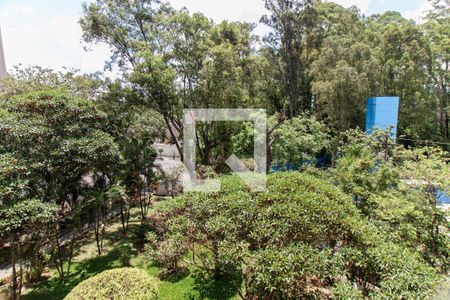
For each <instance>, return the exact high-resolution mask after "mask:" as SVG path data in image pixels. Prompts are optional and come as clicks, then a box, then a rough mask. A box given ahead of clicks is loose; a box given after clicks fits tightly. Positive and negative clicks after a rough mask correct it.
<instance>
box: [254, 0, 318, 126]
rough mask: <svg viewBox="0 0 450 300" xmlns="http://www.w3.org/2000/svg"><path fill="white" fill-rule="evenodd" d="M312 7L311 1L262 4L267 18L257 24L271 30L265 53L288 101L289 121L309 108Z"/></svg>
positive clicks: (314, 16) (272, 0) (313, 26)
mask: <svg viewBox="0 0 450 300" xmlns="http://www.w3.org/2000/svg"><path fill="white" fill-rule="evenodd" d="M316 4H317V3H316V1H311V0H306V1H303V0H301V1H300V0H293V1H292V0H266V1H265V6H266V9H267V10H268V11H269V12H270V15H266V16H263V17H262V19H261V22H262V23H264V24H266V25H268V26H270V27H272V28H273V29H274V31H273V32H272V33H270V34H269V35H268V36H267V37H266V38H265V40H266V43H267V44H268V47H269V48H270V52H268V53H269V54H270V55H271V56H273V57H274V59H272V60H271V61H272V62H274V63H275V65H274V66H273V68H275V69H277V70H278V74H277V76H278V80H279V84H280V85H281V86H282V88H283V95H284V97H285V98H286V99H288V103H289V104H288V115H289V117H290V118H294V117H296V116H297V115H298V114H299V113H300V112H302V111H304V110H308V109H310V108H311V94H310V90H311V86H310V82H311V79H310V77H309V74H308V68H309V63H310V60H311V54H312V51H314V48H315V45H314V39H315V36H314V31H315V30H316V26H317V10H316V9H317V7H316Z"/></svg>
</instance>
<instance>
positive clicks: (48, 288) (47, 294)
mask: <svg viewBox="0 0 450 300" xmlns="http://www.w3.org/2000/svg"><path fill="white" fill-rule="evenodd" d="M117 267H120V263H119V261H118V252H117V251H116V250H113V251H110V252H109V253H108V254H105V255H102V256H98V257H94V258H91V259H88V260H85V261H82V262H80V263H74V265H73V269H72V270H71V273H70V274H69V275H68V276H67V277H66V280H65V281H64V282H63V281H61V279H60V277H59V276H55V277H52V278H49V279H47V280H45V281H43V282H40V283H38V284H36V285H35V287H34V289H33V290H32V291H31V292H30V293H28V294H27V295H24V296H23V299H30V300H38V299H43V300H44V299H45V300H50V299H51V300H58V299H64V297H65V296H66V295H67V294H68V293H69V292H70V291H71V290H72V289H73V288H74V287H75V286H77V285H78V284H79V283H80V282H82V281H84V280H86V279H87V278H89V277H92V276H94V275H97V274H99V273H101V272H103V271H106V270H109V269H113V268H117Z"/></svg>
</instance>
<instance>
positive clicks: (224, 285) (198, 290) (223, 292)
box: [185, 272, 242, 300]
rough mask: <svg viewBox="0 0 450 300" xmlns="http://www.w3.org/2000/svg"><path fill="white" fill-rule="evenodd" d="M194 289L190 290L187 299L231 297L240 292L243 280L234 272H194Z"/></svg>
mask: <svg viewBox="0 0 450 300" xmlns="http://www.w3.org/2000/svg"><path fill="white" fill-rule="evenodd" d="M192 276H193V277H194V288H193V290H194V291H191V292H189V293H188V294H187V295H186V297H185V298H187V299H192V300H193V299H231V298H233V297H235V296H236V294H237V293H238V287H239V286H240V285H241V283H242V280H241V279H240V278H239V277H238V276H233V275H232V274H221V275H220V276H213V275H211V274H208V273H206V272H194V274H192Z"/></svg>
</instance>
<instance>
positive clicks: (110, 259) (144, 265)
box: [23, 214, 237, 300]
mask: <svg viewBox="0 0 450 300" xmlns="http://www.w3.org/2000/svg"><path fill="white" fill-rule="evenodd" d="M137 226H139V218H138V217H137V214H135V215H134V217H133V219H132V221H131V222H130V232H131V234H130V239H131V240H132V239H133V238H134V237H133V234H132V232H133V228H134V229H135V228H136V227H137ZM118 234H120V226H119V223H113V224H111V225H110V226H108V230H107V234H106V237H105V248H106V249H108V252H107V253H106V254H104V255H102V256H97V255H96V247H95V240H94V237H93V236H92V234H88V235H87V236H86V237H85V238H83V240H82V242H81V244H79V245H78V247H77V251H76V256H75V259H74V260H75V261H74V262H73V263H72V267H71V273H70V274H69V275H68V276H67V277H66V279H65V281H64V282H63V281H62V280H61V279H60V278H59V275H58V273H57V272H56V270H52V272H51V273H52V275H51V276H50V277H49V278H47V279H45V280H44V281H42V282H40V283H37V284H35V285H34V286H32V287H29V288H28V289H27V291H26V292H25V295H24V296H23V298H24V299H30V300H35V299H36V300H39V299H42V300H58V299H64V297H65V296H66V295H67V294H68V293H69V292H70V291H71V290H72V289H73V288H74V287H75V286H76V285H78V284H79V283H80V282H81V281H83V280H85V279H87V278H89V277H92V276H94V275H96V274H98V273H101V272H103V271H105V270H109V269H113V268H118V267H121V264H120V262H119V259H118V252H117V251H116V250H115V249H114V246H115V245H114V243H113V241H115V240H117V235H118ZM131 265H132V266H134V267H137V268H141V269H144V270H146V271H147V272H148V273H149V274H150V275H152V276H154V277H156V278H159V277H158V276H159V273H160V272H161V269H160V268H159V267H157V266H154V265H152V264H149V263H148V262H146V260H145V258H144V256H143V255H142V254H138V255H137V256H135V257H134V258H133V259H132V260H131ZM159 287H160V288H159V290H160V296H161V300H177V299H237V297H236V289H235V287H233V286H232V285H231V284H229V282H228V281H227V280H226V279H223V280H217V281H202V282H198V281H197V282H196V280H195V279H194V278H193V277H192V276H191V275H190V274H189V272H186V274H185V275H183V276H179V277H178V278H170V279H165V280H160V285H159ZM200 290H201V291H202V294H203V295H204V296H203V297H201V296H200V293H199V291H200Z"/></svg>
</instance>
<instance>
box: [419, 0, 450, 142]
mask: <svg viewBox="0 0 450 300" xmlns="http://www.w3.org/2000/svg"><path fill="white" fill-rule="evenodd" d="M431 2H432V5H433V8H432V10H431V11H430V12H429V13H428V15H427V17H426V23H425V24H424V28H425V32H426V33H427V36H428V38H429V40H430V44H431V57H430V61H429V64H428V71H429V76H431V81H432V88H433V91H434V92H435V93H436V95H437V97H438V99H439V126H440V130H441V135H442V137H443V138H445V139H449V138H450V132H449V122H450V97H449V85H450V70H449V60H450V37H449V32H450V1H449V0H434V1H431Z"/></svg>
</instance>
